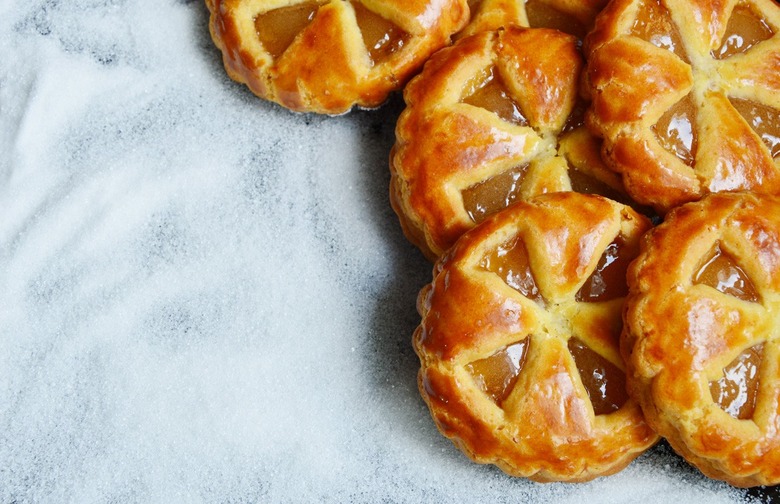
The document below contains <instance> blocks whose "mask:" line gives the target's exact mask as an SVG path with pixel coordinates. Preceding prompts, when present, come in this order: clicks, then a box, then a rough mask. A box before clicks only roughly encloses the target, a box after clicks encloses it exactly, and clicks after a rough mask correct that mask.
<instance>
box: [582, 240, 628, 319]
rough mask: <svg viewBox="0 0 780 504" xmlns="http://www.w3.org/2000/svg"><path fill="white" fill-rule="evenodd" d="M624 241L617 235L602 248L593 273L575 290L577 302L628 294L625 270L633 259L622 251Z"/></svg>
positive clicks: (596, 300) (605, 299) (593, 301)
mask: <svg viewBox="0 0 780 504" xmlns="http://www.w3.org/2000/svg"><path fill="white" fill-rule="evenodd" d="M625 244H626V242H625V239H624V238H623V236H622V235H618V236H617V237H616V238H615V240H614V241H613V242H612V243H610V244H609V245H608V246H607V248H606V249H605V250H604V253H603V254H602V255H601V259H599V262H598V265H596V269H595V270H594V271H593V273H592V274H591V275H590V277H588V279H587V280H586V281H585V283H584V284H583V285H582V287H581V288H580V290H579V292H577V295H576V298H575V299H576V300H577V301H579V302H586V303H595V302H598V301H609V300H611V299H617V298H621V297H624V296H625V295H626V294H628V283H627V282H626V271H628V265H629V263H630V262H631V260H632V259H633V257H630V256H628V255H626V254H625V253H623V248H624V246H625Z"/></svg>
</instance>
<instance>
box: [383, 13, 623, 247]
mask: <svg viewBox="0 0 780 504" xmlns="http://www.w3.org/2000/svg"><path fill="white" fill-rule="evenodd" d="M583 66H584V63H583V60H582V56H581V55H580V53H579V51H578V48H577V39H576V38H575V37H574V36H572V35H567V34H564V33H561V32H559V31H556V30H550V29H542V28H538V29H526V28H519V27H509V28H506V29H500V30H497V31H492V32H483V33H479V34H476V35H473V36H471V37H466V38H464V39H461V40H459V41H458V42H457V43H456V44H454V45H453V46H452V47H448V48H445V49H443V50H441V51H439V52H438V53H436V54H435V55H434V56H433V57H432V58H431V59H430V60H429V62H428V63H427V64H426V65H425V68H424V69H423V72H422V73H421V74H420V75H418V76H417V77H415V78H414V79H413V80H412V81H411V82H410V83H409V84H408V85H407V86H406V89H405V90H404V99H405V100H406V109H405V110H404V111H403V112H402V113H401V115H400V117H399V120H398V123H397V124H396V143H395V145H394V147H393V151H392V153H391V156H390V172H391V181H390V199H391V203H392V205H393V208H394V209H395V211H396V213H397V214H398V216H399V218H400V221H401V224H402V227H403V228H404V232H405V234H406V236H407V237H408V238H409V240H410V241H412V242H413V243H415V244H416V245H417V246H418V247H420V249H421V250H422V251H423V252H424V253H425V254H426V256H427V257H429V258H431V259H435V258H436V257H438V256H439V255H440V254H441V253H442V252H443V251H444V250H446V249H448V248H449V247H450V246H452V244H453V243H454V242H455V240H456V239H457V238H458V237H459V236H460V235H461V234H463V232H464V231H466V230H467V229H469V228H471V227H473V226H474V224H475V223H477V222H480V221H481V220H483V219H484V218H485V217H486V216H487V215H489V214H491V213H493V212H495V211H498V210H500V209H501V208H504V207H505V206H507V205H509V204H510V203H512V202H513V201H516V200H518V199H524V198H528V197H530V196H534V195H537V194H542V193H545V192H554V191H567V190H572V189H573V190H576V191H581V192H597V193H600V194H602V195H607V196H610V197H612V198H613V199H621V198H626V197H625V195H624V193H622V184H621V182H620V178H619V177H618V176H616V175H615V174H614V173H613V172H611V171H610V170H609V169H608V168H607V167H605V166H604V165H603V164H602V162H601V158H600V154H599V146H598V143H597V140H596V139H595V138H594V137H593V136H592V135H590V134H589V133H588V132H587V130H586V129H585V128H584V126H582V115H583V111H584V109H585V107H586V104H585V103H584V102H582V101H581V100H579V98H578V89H579V87H578V86H579V78H580V72H581V69H582V68H583Z"/></svg>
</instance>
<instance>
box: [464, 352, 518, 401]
mask: <svg viewBox="0 0 780 504" xmlns="http://www.w3.org/2000/svg"><path fill="white" fill-rule="evenodd" d="M528 344H529V338H525V339H524V340H522V341H518V342H517V343H513V344H511V345H508V346H506V347H504V348H502V349H501V350H499V351H497V352H496V353H494V354H493V355H491V356H490V357H486V358H484V359H480V360H477V361H474V362H472V363H471V364H468V365H467V366H466V370H467V371H468V372H469V373H471V376H473V377H474V381H475V382H476V383H477V385H478V386H479V388H480V389H482V391H483V392H485V394H487V395H488V396H490V398H491V399H493V402H495V403H496V404H498V405H500V404H501V403H502V402H503V401H504V399H506V398H507V397H508V396H509V394H510V393H511V392H512V389H513V388H514V386H515V383H516V382H517V377H518V376H519V375H520V371H521V370H522V369H523V365H524V364H525V359H526V355H527V354H528Z"/></svg>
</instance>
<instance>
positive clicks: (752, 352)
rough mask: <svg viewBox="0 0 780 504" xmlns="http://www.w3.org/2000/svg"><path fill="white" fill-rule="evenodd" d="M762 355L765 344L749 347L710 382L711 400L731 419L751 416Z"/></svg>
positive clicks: (754, 405) (749, 417)
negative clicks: (731, 417) (719, 375)
mask: <svg viewBox="0 0 780 504" xmlns="http://www.w3.org/2000/svg"><path fill="white" fill-rule="evenodd" d="M763 354H764V345H763V343H762V344H759V345H756V346H754V347H751V348H748V349H747V350H745V351H744V352H742V353H741V354H739V355H738V356H737V358H736V359H734V360H733V361H732V362H731V363H730V364H729V365H728V366H726V367H725V368H723V377H722V378H720V379H719V380H716V381H711V382H710V393H711V394H712V400H713V401H715V402H716V403H718V405H719V406H720V407H721V408H723V410H724V411H725V412H726V413H728V414H729V415H731V416H733V417H734V418H738V419H740V420H749V419H751V418H753V412H754V411H755V409H756V396H757V395H758V384H759V380H758V368H759V367H760V365H761V359H762V358H763Z"/></svg>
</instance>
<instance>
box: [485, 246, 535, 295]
mask: <svg viewBox="0 0 780 504" xmlns="http://www.w3.org/2000/svg"><path fill="white" fill-rule="evenodd" d="M479 265H480V266H481V267H482V268H483V269H484V270H486V271H490V272H492V273H495V274H496V275H498V276H499V277H500V278H501V279H502V280H503V281H504V282H506V284H507V285H509V286H510V287H512V288H513V289H515V290H516V291H517V292H519V293H520V294H522V295H523V296H525V297H527V298H528V299H530V300H531V301H535V302H537V303H543V302H544V299H543V298H542V294H541V293H540V292H539V287H537V285H536V280H535V279H534V275H533V272H532V271H531V263H530V261H529V259H528V251H527V250H526V248H525V244H524V243H523V241H522V240H521V239H520V238H519V237H515V238H514V239H512V240H509V241H508V242H506V243H504V244H502V245H501V246H499V247H498V248H496V250H494V251H493V252H491V253H489V254H486V255H485V257H483V258H482V260H481V261H480V263H479Z"/></svg>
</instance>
